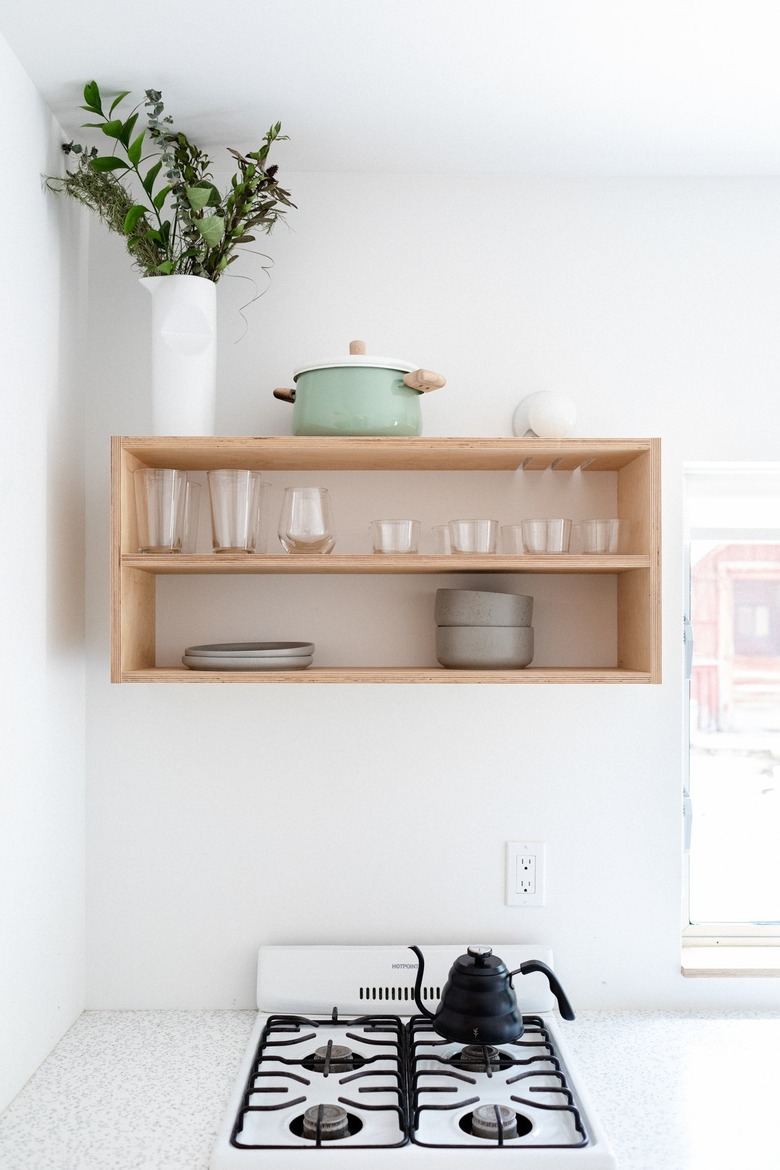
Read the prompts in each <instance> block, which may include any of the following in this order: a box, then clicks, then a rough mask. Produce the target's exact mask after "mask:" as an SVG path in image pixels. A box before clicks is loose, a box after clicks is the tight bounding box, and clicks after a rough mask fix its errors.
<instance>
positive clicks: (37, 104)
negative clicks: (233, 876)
mask: <svg viewBox="0 0 780 1170" xmlns="http://www.w3.org/2000/svg"><path fill="white" fill-rule="evenodd" d="M0 139H1V140H2V144H3V189H4V197H3V207H4V227H3V233H2V235H3V242H2V247H0V293H1V298H0V299H1V300H2V317H1V318H0V371H2V373H1V374H0V380H1V381H2V385H3V394H2V403H1V404H0V411H1V412H2V435H3V458H2V468H1V470H0V484H1V485H2V487H1V489H0V498H2V508H0V558H2V574H1V575H0V613H2V631H3V634H2V637H3V679H4V682H3V699H2V743H3V759H2V769H1V775H2V780H1V781H0V956H2V957H0V1108H2V1107H3V1106H4V1105H5V1104H6V1103H7V1101H8V1100H9V1099H10V1098H11V1097H12V1096H13V1095H14V1093H15V1092H16V1091H17V1090H18V1089H19V1088H20V1087H21V1085H22V1084H24V1082H25V1080H26V1079H27V1078H28V1077H29V1076H30V1074H31V1073H32V1072H33V1071H34V1070H35V1068H36V1067H37V1065H38V1064H39V1063H40V1061H41V1060H42V1059H43V1058H44V1057H45V1056H46V1055H47V1053H48V1052H49V1050H50V1049H51V1047H52V1045H53V1044H54V1043H56V1041H57V1040H58V1039H59V1038H60V1036H61V1035H62V1033H63V1032H64V1031H65V1029H66V1028H67V1027H69V1025H70V1024H71V1023H72V1021H73V1019H74V1018H75V1016H76V1015H78V1013H79V1012H80V1010H81V1009H82V1007H83V1002H84V738H85V737H84V709H85V700H84V589H83V583H84V489H83V475H84V470H83V458H84V439H83V422H84V415H83V405H84V395H83V385H82V383H81V381H80V379H79V378H78V376H77V369H76V363H77V359H78V358H79V354H78V352H77V346H78V343H79V340H80V335H79V317H80V315H83V307H82V306H80V303H79V300H80V295H81V294H80V277H81V268H82V257H81V249H80V247H79V227H78V222H77V218H75V217H74V216H73V215H71V214H70V213H69V210H68V209H66V208H64V207H63V206H62V205H61V204H60V203H59V201H57V200H56V199H55V198H54V196H53V195H51V194H48V193H46V192H44V191H43V190H42V186H41V173H42V172H46V171H48V172H51V171H52V170H53V169H55V168H57V167H59V157H58V155H59V142H60V141H61V135H60V131H59V128H58V126H57V125H56V124H55V123H54V121H53V120H52V118H51V115H50V114H49V113H48V111H47V109H46V107H45V106H44V104H43V102H42V101H41V99H40V97H39V96H38V94H37V92H36V90H35V89H34V87H33V85H32V84H31V82H30V81H29V79H28V78H27V76H26V75H25V74H24V72H23V71H22V69H21V67H20V65H19V63H18V61H17V60H16V58H15V57H14V56H13V54H12V53H11V51H10V49H9V48H8V46H7V44H6V42H5V41H4V40H3V39H2V38H1V37H0ZM82 356H83V355H82Z"/></svg>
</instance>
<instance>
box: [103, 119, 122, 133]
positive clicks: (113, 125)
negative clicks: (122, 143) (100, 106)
mask: <svg viewBox="0 0 780 1170" xmlns="http://www.w3.org/2000/svg"><path fill="white" fill-rule="evenodd" d="M101 129H102V131H103V133H104V134H105V135H106V136H107V137H108V138H121V137H122V123H121V122H120V121H119V119H118V118H114V119H113V120H112V121H110V122H105V123H104V124H103V126H102V127H101Z"/></svg>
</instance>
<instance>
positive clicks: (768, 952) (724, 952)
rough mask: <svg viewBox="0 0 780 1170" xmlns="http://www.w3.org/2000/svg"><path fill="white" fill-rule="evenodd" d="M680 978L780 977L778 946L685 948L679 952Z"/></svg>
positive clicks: (779, 949) (779, 952)
mask: <svg viewBox="0 0 780 1170" xmlns="http://www.w3.org/2000/svg"><path fill="white" fill-rule="evenodd" d="M680 970H681V971H682V974H683V975H686V976H688V977H690V978H694V979H696V978H703V979H707V978H724V977H725V978H729V977H731V976H749V975H758V976H762V977H766V976H769V977H776V976H780V946H772V945H771V944H770V945H768V946H750V947H734V946H717V947H706V946H705V947H703V946H685V945H684V944H683V950H682V964H681V967H680Z"/></svg>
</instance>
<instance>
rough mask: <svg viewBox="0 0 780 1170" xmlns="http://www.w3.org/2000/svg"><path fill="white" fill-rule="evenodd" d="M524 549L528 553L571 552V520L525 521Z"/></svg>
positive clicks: (523, 526)
mask: <svg viewBox="0 0 780 1170" xmlns="http://www.w3.org/2000/svg"><path fill="white" fill-rule="evenodd" d="M521 527H522V530H523V547H524V548H525V551H526V552H527V553H566V552H568V551H569V537H570V535H571V520H565V519H555V520H523V522H522V526H521Z"/></svg>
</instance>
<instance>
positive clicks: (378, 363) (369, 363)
mask: <svg viewBox="0 0 780 1170" xmlns="http://www.w3.org/2000/svg"><path fill="white" fill-rule="evenodd" d="M341 366H344V367H347V368H349V367H351V366H362V367H364V368H371V369H380V370H396V371H397V372H398V373H399V374H411V373H412V371H413V370H416V369H419V364H417V365H413V364H412V363H411V362H402V361H398V360H397V359H396V358H387V357H371V356H370V355H367V354H364V353H362V354H346V355H345V356H343V357H334V358H325V359H324V360H323V361H321V362H307V363H306V365H303V366H297V367H296V369H294V370H293V378H297V377H298V375H299V374H305V373H307V372H308V371H309V370H334V369H339V367H341Z"/></svg>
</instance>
